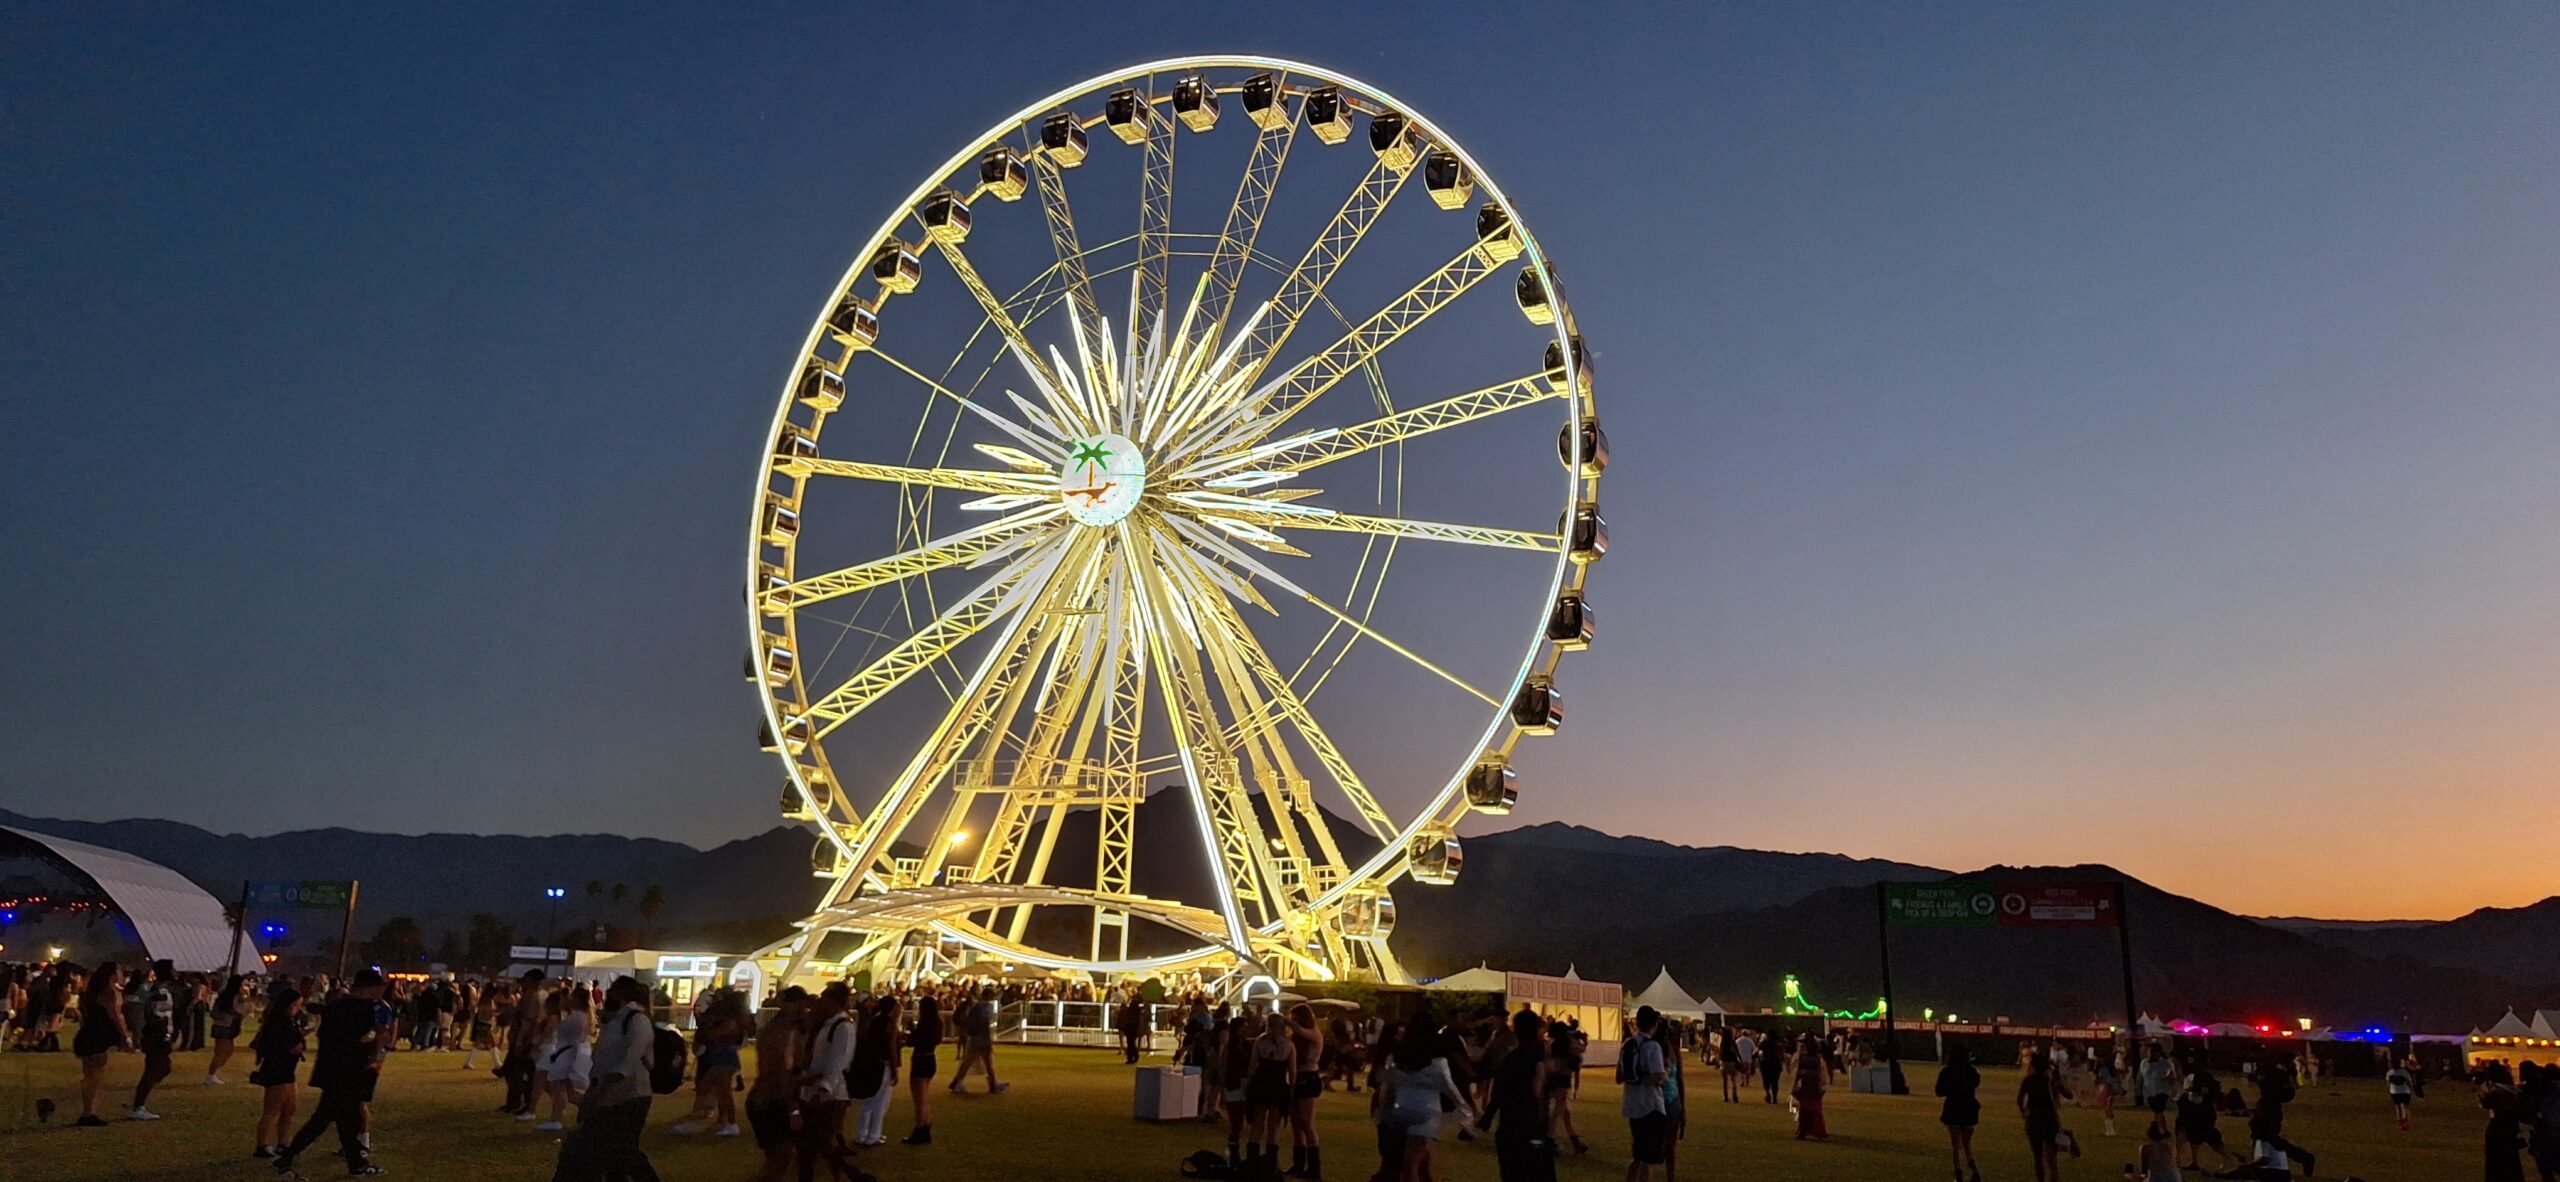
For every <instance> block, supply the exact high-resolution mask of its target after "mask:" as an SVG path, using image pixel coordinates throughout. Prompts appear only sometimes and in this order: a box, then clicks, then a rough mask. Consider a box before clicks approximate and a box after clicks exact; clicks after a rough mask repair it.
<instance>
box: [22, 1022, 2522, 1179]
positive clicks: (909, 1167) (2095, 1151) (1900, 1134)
mask: <svg viewBox="0 0 2560 1182" xmlns="http://www.w3.org/2000/svg"><path fill="white" fill-rule="evenodd" d="M206 1058H207V1056H206V1055H205V1054H203V1053H197V1054H189V1055H181V1056H179V1057H178V1070H177V1072H176V1074H174V1075H173V1076H171V1077H170V1081H169V1083H168V1084H165V1085H163V1087H162V1088H161V1090H160V1091H159V1093H158V1094H157V1095H155V1096H154V1097H153V1099H152V1107H153V1108H154V1109H156V1110H158V1111H159V1112H160V1113H161V1115H162V1116H163V1118H164V1119H162V1120H160V1121H158V1122H156V1123H132V1122H125V1121H117V1122H116V1123H115V1124H114V1125H113V1126H112V1127H110V1128H104V1129H80V1128H73V1127H70V1120H71V1117H72V1116H73V1115H75V1114H76V1112H77V1108H76V1104H75V1101H74V1092H73V1084H74V1082H75V1081H76V1079H77V1065H76V1064H75V1063H74V1062H73V1060H72V1059H71V1057H70V1056H69V1055H67V1054H53V1055H28V1054H16V1053H10V1054H0V1100H5V1103H6V1106H7V1107H6V1119H5V1121H0V1180H5V1182H37V1180H41V1182H92V1180H94V1182H109V1180H115V1182H122V1180H125V1179H133V1178H149V1179H154V1180H161V1179H166V1180H169V1182H197V1180H205V1182H210V1180H214V1179H225V1180H231V1179H246V1178H258V1177H264V1176H266V1171H265V1164H264V1163H262V1162H255V1161H251V1160H250V1159H249V1156H248V1154H249V1149H250V1140H251V1135H252V1130H253V1128H254V1127H255V1123H256V1119H257V1094H256V1089H254V1088H251V1087H248V1086H247V1085H245V1084H242V1083H239V1082H236V1078H237V1077H242V1076H246V1075H247V1073H248V1071H247V1067H248V1065H247V1063H246V1062H245V1061H235V1064H234V1066H233V1067H232V1068H231V1069H230V1070H231V1074H232V1075H233V1076H234V1077H235V1082H233V1083H232V1084H230V1085H228V1086H224V1087H204V1086H202V1085H201V1084H200V1083H198V1082H197V1081H200V1080H201V1079H202V1078H203V1076H204V1064H205V1061H206ZM998 1058H999V1063H1000V1066H1001V1069H1002V1070H1003V1071H1004V1072H1005V1074H1006V1076H1007V1077H1008V1078H1009V1079H1010V1081H1011V1082H1012V1083H1013V1084H1014V1087H1013V1089H1012V1091H1010V1092H1008V1093H1007V1094H1005V1095H1003V1096H1000V1097H989V1096H985V1095H980V1094H972V1095H969V1096H966V1097H954V1096H952V1095H950V1094H949V1093H948V1092H938V1093H937V1100H936V1113H935V1121H934V1133H935V1143H934V1144H933V1145H932V1146H931V1147H929V1148H920V1149H917V1148H907V1147H904V1146H900V1145H896V1144H894V1143H893V1144H890V1145H887V1146H883V1147H881V1148H878V1149H873V1150H868V1151H865V1153H864V1155H863V1161H864V1165H865V1168H867V1169H869V1170H871V1171H872V1172H874V1173H876V1174H879V1175H880V1176H881V1177H883V1178H886V1179H892V1180H899V1179H921V1180H939V1179H950V1180H953V1182H959V1180H969V1182H979V1180H983V1179H1012V1178H1021V1179H1099V1178H1150V1177H1152V1178H1169V1177H1172V1176H1174V1174H1175V1163H1176V1162H1178V1161H1179V1160H1181V1158H1182V1157H1183V1156H1184V1155H1186V1154H1188V1153H1190V1152H1191V1151H1192V1150H1195V1149H1201V1148H1223V1144H1224V1143H1223V1140H1222V1135H1223V1134H1222V1130H1221V1131H1214V1132H1213V1131H1212V1130H1210V1129H1208V1128H1206V1127H1203V1126H1199V1125H1155V1124H1148V1123H1143V1122H1139V1121H1136V1120H1133V1119H1131V1118H1130V1117H1129V1115H1128V1111H1129V1094H1130V1083H1129V1075H1128V1071H1127V1069H1126V1068H1124V1067H1123V1066H1121V1064H1120V1061H1119V1057H1118V1056H1117V1055H1114V1054H1110V1053H1106V1052H1100V1051H1089V1050H1073V1049H1058V1048H1028V1047H1005V1048H1002V1049H1001V1050H1000V1051H999V1052H998ZM482 1062H483V1065H484V1068H483V1069H481V1070H474V1071H465V1070H462V1057H461V1056H460V1055H455V1054H416V1053H403V1054H398V1055H394V1056H392V1059H391V1062H390V1064H389V1066H388V1067H387V1068H386V1074H385V1076H384V1079H383V1082H382V1086H381V1089H380V1096H379V1098H378V1099H377V1101H376V1103H375V1106H374V1111H375V1121H376V1126H375V1134H374V1140H375V1146H376V1151H377V1153H378V1155H379V1159H380V1161H381V1163H382V1164H383V1166H384V1167H385V1168H387V1169H388V1170H389V1171H390V1172H391V1174H392V1175H393V1176H396V1177H402V1178H424V1179H472V1180H479V1179H489V1180H492V1182H508V1180H516V1179H542V1178H547V1177H549V1176H550V1169H551V1161H552V1157H553V1154H554V1152H555V1149H554V1146H555V1144H556V1135H552V1134H541V1133H535V1132H533V1131H531V1130H530V1128H529V1127H528V1126H526V1125H523V1124H518V1123H516V1122H515V1121H512V1120H509V1119H507V1118H505V1117H503V1116H500V1115H498V1114H497V1113H496V1112H495V1111H494V1109H495V1108H496V1106H497V1103H498V1100H499V1095H500V1085H499V1084H498V1082H497V1081H496V1080H494V1079H491V1078H490V1077H489V1074H488V1072H487V1071H486V1070H485V1064H486V1062H487V1060H486V1058H485V1057H484V1058H483V1060H482ZM1915 1067H1916V1068H1918V1070H1915V1072H1914V1078H1915V1080H1917V1081H1923V1082H1925V1081H1926V1080H1927V1079H1928V1078H1929V1076H1928V1073H1927V1070H1926V1065H1915ZM138 1068H139V1060H138V1059H137V1058H136V1057H134V1056H131V1055H118V1056H117V1057H116V1058H115V1059H114V1060H113V1061H112V1066H111V1067H110V1072H109V1081H110V1084H111V1089H110V1093H109V1094H110V1097H111V1098H112V1097H113V1096H114V1095H115V1092H114V1090H113V1085H117V1084H121V1085H122V1087H123V1088H125V1089H127V1090H128V1091H129V1089H130V1088H131V1086H132V1082H133V1079H134V1076H135V1074H136V1072H137V1070H138ZM1987 1074H1988V1076H1989V1078H1988V1080H1987V1081H1986V1083H1985V1085H1984V1088H1983V1095H1984V1097H1985V1098H1986V1100H1987V1101H1990V1102H1987V1103H1986V1104H1985V1107H1986V1109H1989V1112H1988V1113H1987V1114H1986V1118H1985V1123H1984V1125H1983V1128H1982V1129H1981V1131H1980V1133H1979V1134H1978V1143H1979V1149H1980V1151H1981V1154H1982V1158H1983V1165H1984V1169H1983V1175H1984V1177H1986V1178H1991V1179H2022V1178H2026V1177H2029V1176H2030V1174H2029V1168H2028V1163H2027V1159H2026V1154H2025V1151H2024V1148H2023V1145H2022V1143H2021V1139H2020V1136H2019V1129H2020V1125H2019V1122H2018V1119H2017V1116H2016V1114H2015V1112H2013V1111H2006V1110H2004V1109H2003V1107H2002V1105H2001V1104H2000V1103H1998V1102H1997V1098H1998V1097H2003V1096H2005V1095H2007V1094H2009V1089H2013V1088H2014V1087H2015V1086H2016V1073H2015V1072H2002V1071H1994V1072H1989V1073H1987ZM1698 1078H1699V1079H1700V1081H1701V1082H1704V1083H1706V1084H1707V1088H1706V1096H1705V1098H1704V1101H1703V1102H1699V1103H1694V1104H1693V1105H1692V1106H1691V1117H1690V1124H1689V1135H1688V1139H1687V1141H1686V1142H1684V1144H1683V1147H1682V1149H1681V1158H1682V1160H1681V1171H1682V1174H1683V1175H1684V1176H1686V1177H1689V1178H1692V1179H1718V1180H1722V1179H1748V1180H1750V1182H1788V1180H1793V1179H1858V1180H1862V1182H1863V1180H1867V1179H1875V1180H1879V1182H1899V1180H1904V1179H1908V1180H1911V1182H1933V1180H1938V1179H1944V1178H1946V1177H1947V1173H1946V1168H1945V1145H1946V1139H1945V1136H1944V1134H1943V1133H1942V1132H1941V1130H1940V1129H1939V1127H1938V1125H1937V1120H1936V1118H1937V1102H1936V1101H1935V1100H1932V1099H1926V1098H1920V1097H1887V1096H1864V1095H1851V1094H1846V1093H1835V1094H1834V1096H1833V1097H1832V1100H1831V1102H1830V1104H1829V1108H1830V1110H1831V1128H1832V1131H1833V1136H1832V1138H1831V1140H1830V1141H1828V1142H1826V1143H1820V1144H1814V1143H1799V1142H1797V1141H1795V1140H1794V1139H1793V1138H1792V1136H1791V1135H1790V1131H1791V1128H1790V1125H1789V1123H1788V1120H1787V1115H1786V1110H1785V1108H1784V1107H1783V1106H1780V1107H1770V1106H1767V1105H1764V1104H1762V1103H1760V1102H1759V1101H1758V1099H1757V1097H1756V1096H1755V1097H1753V1098H1752V1099H1751V1100H1750V1101H1749V1102H1746V1103H1742V1104H1726V1103H1722V1102H1720V1101H1718V1100H1716V1099H1715V1089H1714V1087H1713V1084H1712V1081H1711V1079H1710V1078H1709V1077H1707V1076H1704V1075H1700V1076H1699V1077H1698ZM40 1096H50V1097H53V1098H54V1099H55V1100H56V1101H57V1102H58V1103H60V1104H61V1105H62V1107H63V1111H62V1112H60V1113H58V1114H57V1115H56V1116H55V1117H54V1119H53V1123H52V1124H51V1125H38V1124H37V1123H36V1122H35V1116H34V1108H35V1104H34V1102H35V1099H36V1098H37V1097H40ZM1363 1100H1365V1097H1358V1098H1354V1097H1347V1096H1344V1095H1341V1094H1340V1093H1335V1094H1333V1095H1330V1096H1328V1097H1326V1099H1325V1101H1324V1104H1323V1107H1322V1125H1323V1136H1324V1140H1325V1143H1326V1145H1327V1146H1328V1153H1327V1161H1326V1162H1325V1167H1326V1174H1327V1176H1328V1177H1330V1178H1332V1179H1334V1180H1335V1182H1361V1180H1362V1179H1365V1178H1366V1177H1367V1176H1368V1174H1369V1171H1370V1170H1371V1169H1372V1168H1374V1166H1375V1164H1376V1161H1375V1157H1374V1152H1373V1150H1372V1148H1371V1146H1372V1138H1371V1134H1370V1132H1369V1128H1368V1126H1367V1125H1366V1123H1365V1122H1364V1120H1363V1108H1364V1105H1363V1103H1362V1101H1363ZM682 1102H683V1100H682V1097H662V1098H660V1099H659V1101H658V1108H657V1110H656V1111H655V1112H654V1113H653V1114H652V1119H651V1125H652V1131H651V1134H650V1136H649V1139H648V1141H647V1143H646V1144H647V1147H648V1149H649V1152H650V1154H651V1156H652V1158H653V1159H654V1160H655V1161H656V1162H657V1165H658V1169H659V1171H660V1173H662V1174H663V1175H665V1176H666V1177H667V1178H668V1179H670V1180H671V1182H691V1180H694V1179H702V1180H717V1182H727V1180H733V1179H742V1178H744V1177H746V1176H747V1175H748V1173H749V1172H750V1170H751V1169H752V1166H753V1160H754V1157H755V1151H754V1147H753V1145H752V1144H751V1143H750V1142H749V1141H748V1140H747V1139H746V1138H743V1137H742V1138H738V1139H735V1140H714V1139H711V1138H708V1137H678V1136H676V1135H674V1134H673V1133H671V1132H668V1131H666V1126H667V1125H668V1124H670V1123H672V1122H673V1121H674V1119H675V1117H676V1115H677V1111H676V1108H677V1106H678V1105H679V1104H681V1103H682ZM309 1104H310V1099H309V1097H308V1095H307V1094H306V1096H305V1099H304V1105H305V1111H306V1112H308V1110H309ZM1575 1112H1576V1120H1577V1122H1579V1123H1580V1125H1581V1127H1582V1130H1583V1133H1584V1136H1585V1137H1586V1138H1587V1139H1589V1141H1590V1142H1591V1155H1590V1156H1589V1157H1588V1158H1567V1159H1566V1160H1565V1161H1564V1162H1563V1164H1562V1169H1561V1170H1560V1171H1559V1173H1560V1176H1561V1177H1563V1178H1565V1179H1569V1180H1576V1179H1578V1180H1582V1182H1613V1180H1615V1179H1618V1178H1620V1177H1622V1170H1623V1168H1624V1165H1625V1162H1626V1157H1625V1151H1626V1145H1627V1137H1626V1129H1625V1126H1624V1125H1623V1124H1622V1123H1621V1122H1619V1121H1618V1119H1617V1089H1616V1088H1615V1087H1614V1086H1612V1085H1611V1084H1609V1082H1608V1080H1607V1076H1606V1074H1605V1073H1603V1072H1596V1071H1595V1072H1593V1073H1592V1074H1590V1075H1588V1076H1586V1078H1585V1080H1584V1094H1583V1097H1582V1099H1581V1100H1580V1102H1579V1103H1578V1105H1577V1107H1576V1110H1575ZM2482 1121H2483V1117H2482V1114H2481V1113H2480V1111H2479V1109H2478V1108H2477V1107H2476V1106H2474V1105H2473V1103H2472V1101H2471V1097H2470V1095H2469V1093H2468V1092H2467V1091H2466V1090H2464V1089H2461V1088H2458V1087H2440V1088H2439V1089H2438V1090H2436V1091H2435V1092H2433V1093H2431V1098H2430V1099H2428V1100H2426V1101H2424V1102H2423V1103H2421V1105H2420V1106H2419V1114H2418V1123H2417V1129H2416V1130H2415V1131H2414V1132H2409V1133H2402V1132H2399V1131H2397V1130H2395V1129H2394V1128H2392V1125H2391V1121H2390V1110H2389V1108H2388V1107H2387V1106H2386V1104H2385V1102H2384V1100H2383V1096H2382V1091H2381V1085H2380V1084H2378V1083H2374V1082H2370V1081H2349V1082H2347V1083H2344V1084H2341V1085H2338V1086H2335V1087H2332V1086H2329V1085H2325V1084H2324V1085H2322V1086H2321V1087H2319V1088H2317V1089H2312V1090H2309V1091H2306V1092H2305V1093H2304V1096H2303V1099H2302V1102H2301V1103H2300V1104H2299V1106H2298V1107H2297V1108H2295V1109H2294V1110H2293V1115H2292V1116H2291V1118H2290V1119H2289V1120H2288V1122H2287V1131H2288V1132H2289V1133H2291V1134H2292V1135H2293V1137H2294V1138H2295V1139H2296V1140H2298V1141H2300V1142H2301V1143H2303V1144H2305V1145H2308V1146H2310V1147H2312V1148H2313V1149H2314V1150H2316V1151H2317V1152H2318V1153H2319V1155H2320V1162H2319V1164H2320V1167H2321V1176H2322V1177H2324V1178H2340V1177H2346V1176H2348V1175H2355V1176H2359V1177H2362V1178H2366V1179H2369V1180H2371V1182H2432V1180H2436V1179H2460V1178H2475V1177H2478V1176H2479V1172H2480V1166H2479V1148H2478V1147H2479V1144H2480V1132H2481V1125H2482ZM2237 1123H2238V1122H2236V1121H2225V1122H2224V1126H2225V1129H2226V1135H2236V1131H2237V1130H2236V1127H2235V1126H2236V1125H2237ZM2066 1124H2067V1125H2068V1127H2070V1128H2071V1129H2073V1130H2074V1131H2075V1132H2077V1133H2079V1134H2080V1135H2081V1136H2082V1137H2083V1138H2084V1140H2085V1143H2086V1144H2087V1145H2088V1146H2089V1150H2088V1156H2087V1157H2085V1158H2084V1159H2082V1160H2080V1161H2077V1162H2067V1163H2065V1170H2064V1173H2065V1175H2066V1176H2067V1177H2071V1178H2088V1179H2103V1180H2105V1182H2116V1179H2117V1177H2118V1175H2117V1173H2116V1171H2117V1168H2118V1167H2119V1166H2120V1165H2121V1164H2122V1163H2123V1162H2125V1161H2127V1160H2130V1159H2131V1158H2132V1156H2133V1152H2134V1145H2135V1141H2134V1138H2133V1137H2132V1136H2121V1137H2117V1138H2113V1139H2109V1138H2106V1137H2102V1136H2100V1135H2099V1120H2098V1115H2097V1113H2096V1112H2094V1111H2081V1110H2073V1111H2070V1112H2069V1113H2068V1114H2067V1118H2066ZM908 1125H909V1114H908V1111H907V1104H906V1097H905V1093H904V1091H903V1090H901V1092H900V1094H899V1097H898V1101H897V1103H896V1105H895V1106H894V1107H893V1108H892V1110H891V1116H890V1124H889V1128H890V1134H891V1136H892V1137H897V1136H903V1135H904V1134H905V1133H906V1130H907V1128H908ZM2119 1126H2120V1128H2121V1129H2122V1130H2123V1131H2125V1132H2126V1133H2128V1134H2138V1133H2139V1131H2140V1124H2139V1122H2138V1121H2136V1120H2134V1119H2132V1118H2130V1117H2127V1118H2124V1119H2122V1120H2120V1121H2119ZM335 1143H336V1142H335V1139H334V1137H327V1138H323V1140H322V1141H321V1143H320V1146H319V1148H317V1149H315V1150H314V1151H312V1152H311V1153H310V1154H308V1155H306V1156H305V1158H304V1163H305V1166H306V1168H307V1169H308V1170H309V1171H310V1172H311V1175H312V1176H313V1177H315V1178H316V1177H327V1176H331V1175H332V1174H334V1172H335V1169H336V1165H337V1162H336V1159H335V1158H333V1157H331V1156H329V1155H328V1150H329V1148H330V1147H331V1146H334V1145H335ZM1441 1161H1442V1163H1443V1165H1442V1169H1441V1172H1440V1176H1441V1178H1442V1179H1443V1180H1444V1182H1492V1180H1493V1178H1494V1165H1493V1155H1492V1153H1491V1151H1490V1149H1489V1148H1488V1147H1486V1146H1484V1145H1480V1144H1479V1145H1450V1146H1447V1147H1446V1148H1445V1149H1444V1152H1443V1153H1442V1156H1441Z"/></svg>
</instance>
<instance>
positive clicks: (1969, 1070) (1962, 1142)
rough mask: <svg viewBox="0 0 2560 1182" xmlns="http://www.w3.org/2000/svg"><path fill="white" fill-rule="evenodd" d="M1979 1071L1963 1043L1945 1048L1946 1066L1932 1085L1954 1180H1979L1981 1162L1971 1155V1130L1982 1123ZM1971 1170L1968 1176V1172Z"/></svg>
mask: <svg viewBox="0 0 2560 1182" xmlns="http://www.w3.org/2000/svg"><path fill="white" fill-rule="evenodd" d="M1981 1087H1982V1072H1981V1071H1980V1070H1978V1069H1976V1068H1975V1067H1974V1065H1973V1055H1972V1053H1971V1052H1969V1051H1967V1050H1965V1049H1964V1048H1963V1047H1950V1048H1948V1049H1947V1063H1946V1066H1944V1067H1941V1068H1939V1069H1938V1084H1937V1087H1936V1088H1934V1089H1932V1090H1934V1091H1935V1092H1936V1093H1937V1094H1938V1096H1939V1097H1940V1098H1941V1102H1940V1103H1939V1105H1938V1123H1939V1124H1942V1125H1945V1126H1946V1128H1947V1157H1948V1159H1949V1160H1950V1161H1951V1162H1952V1163H1953V1164H1954V1166H1955V1182H1982V1163H1981V1162H1978V1161H1975V1160H1974V1159H1973V1130H1974V1129H1975V1128H1976V1127H1978V1126H1980V1125H1981V1124H1982V1098H1981V1097H1980V1096H1978V1095H1976V1094H1975V1093H1976V1092H1978V1091H1979V1090H1980V1089H1981ZM1968 1172H1970V1173H1971V1177H1970V1179H1968V1178H1967V1176H1966V1175H1967V1173H1968Z"/></svg>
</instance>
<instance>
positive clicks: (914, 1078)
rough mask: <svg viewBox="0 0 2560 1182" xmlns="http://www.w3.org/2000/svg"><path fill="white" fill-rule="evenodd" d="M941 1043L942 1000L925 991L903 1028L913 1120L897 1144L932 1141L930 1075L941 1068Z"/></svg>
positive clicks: (932, 1075)
mask: <svg viewBox="0 0 2560 1182" xmlns="http://www.w3.org/2000/svg"><path fill="white" fill-rule="evenodd" d="M941 1046H942V1003H941V1002H939V1001H936V1000H934V997H933V995H932V994H930V993H928V994H925V995H924V996H922V997H919V998H917V999H916V1020H915V1025H913V1026H911V1027H909V1028H908V1030H907V1098H908V1099H909V1100H911V1101H913V1102H914V1104H915V1109H916V1117H915V1120H916V1124H915V1128H913V1129H911V1130H909V1131H908V1133H907V1135H906V1136H905V1137H904V1138H902V1139H901V1142H900V1143H901V1144H906V1145H931V1144H933V1077H934V1076H935V1075H936V1074H938V1073H939V1072H940V1071H941V1069H942V1064H941V1062H940V1060H939V1058H938V1057H937V1052H938V1051H939V1049H940V1048H941Z"/></svg>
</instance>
